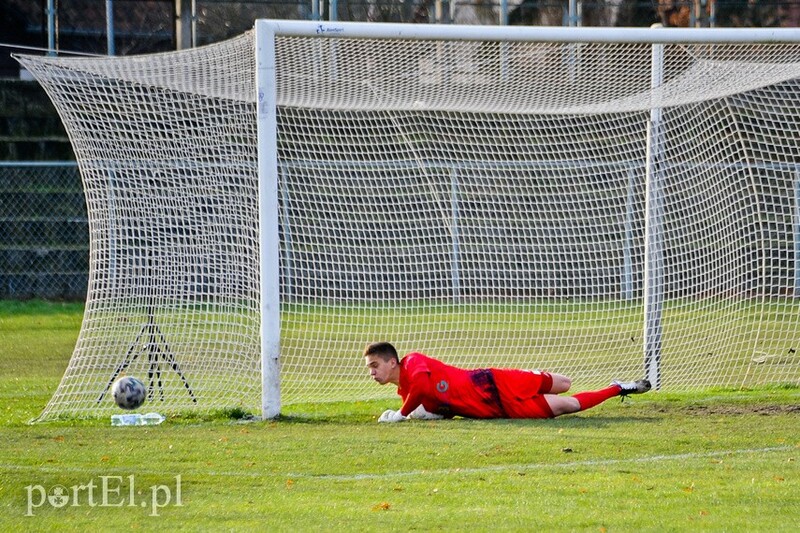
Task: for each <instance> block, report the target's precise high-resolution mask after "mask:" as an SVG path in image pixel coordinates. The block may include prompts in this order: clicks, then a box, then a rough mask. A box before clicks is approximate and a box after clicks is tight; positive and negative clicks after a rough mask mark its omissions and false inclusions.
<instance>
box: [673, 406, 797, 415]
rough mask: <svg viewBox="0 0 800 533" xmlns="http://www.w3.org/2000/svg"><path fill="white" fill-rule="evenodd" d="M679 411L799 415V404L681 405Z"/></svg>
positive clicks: (721, 413)
mask: <svg viewBox="0 0 800 533" xmlns="http://www.w3.org/2000/svg"><path fill="white" fill-rule="evenodd" d="M679 410H680V411H682V412H684V413H686V414H688V415H694V416H707V415H764V416H768V415H780V414H794V415H800V405H780V404H761V405H736V404H728V405H687V406H684V407H681V408H680V409H679Z"/></svg>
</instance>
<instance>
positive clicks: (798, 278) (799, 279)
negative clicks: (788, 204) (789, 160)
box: [793, 167, 800, 298]
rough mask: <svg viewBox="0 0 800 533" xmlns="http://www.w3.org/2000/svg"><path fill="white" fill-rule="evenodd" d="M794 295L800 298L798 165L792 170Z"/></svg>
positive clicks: (799, 179)
mask: <svg viewBox="0 0 800 533" xmlns="http://www.w3.org/2000/svg"><path fill="white" fill-rule="evenodd" d="M793 230H794V231H793V234H794V297H795V298H800V167H798V168H796V169H795V171H794V224H793Z"/></svg>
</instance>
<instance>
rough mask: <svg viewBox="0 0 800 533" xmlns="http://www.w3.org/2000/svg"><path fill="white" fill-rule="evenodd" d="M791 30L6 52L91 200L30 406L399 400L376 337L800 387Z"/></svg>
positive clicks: (533, 359)
mask: <svg viewBox="0 0 800 533" xmlns="http://www.w3.org/2000/svg"><path fill="white" fill-rule="evenodd" d="M798 43H800V31H798V30H788V29H784V30H775V29H770V30H732V29H729V30H700V29H693V30H679V29H663V28H647V29H632V28H626V29H601V28H593V29H589V28H535V27H478V26H438V25H397V24H361V23H310V22H290V21H258V22H257V23H256V25H255V29H254V31H252V32H249V33H247V34H245V35H242V36H240V37H238V38H235V39H233V40H230V41H227V42H223V43H219V44H215V45H211V46H207V47H203V48H197V49H193V50H187V51H181V52H176V53H166V54H159V55H152V56H139V57H122V58H100V59H70V58H62V59H59V58H49V57H30V56H21V57H20V58H19V60H20V61H21V63H22V64H23V65H24V66H25V68H27V69H28V70H29V71H30V72H31V73H33V75H34V76H35V77H36V78H37V79H38V80H39V81H40V83H41V84H42V85H43V86H44V88H45V89H46V91H47V92H48V94H49V95H50V97H51V98H52V100H53V102H54V103H55V105H56V107H57V108H58V111H59V113H60V116H61V118H62V120H63V122H64V124H65V125H66V128H67V130H68V133H69V136H70V139H71V141H72V144H73V146H74V150H75V153H76V156H77V158H78V161H79V165H80V169H81V173H82V177H83V182H84V186H85V191H86V202H87V205H88V213H89V223H90V234H91V252H90V253H91V258H90V264H91V272H90V279H89V285H88V294H87V300H86V310H85V316H84V321H83V325H82V329H81V333H80V337H79V339H78V342H77V344H76V347H75V350H74V354H73V356H72V358H71V360H70V363H69V366H68V368H67V370H66V373H65V375H64V377H63V379H62V381H61V383H60V385H59V386H58V389H57V391H56V392H55V394H54V396H53V398H52V400H51V401H50V402H49V404H48V405H47V407H46V408H45V410H44V412H43V413H42V415H41V416H40V419H51V418H56V417H63V416H67V417H72V416H97V415H104V414H107V413H110V412H113V411H114V410H115V409H116V408H115V406H114V404H113V402H112V401H111V398H110V395H109V393H108V391H109V387H110V386H111V384H112V382H113V381H114V380H115V379H116V378H117V377H119V376H121V375H133V376H136V377H138V378H139V379H141V380H142V381H143V382H145V384H146V385H148V388H149V391H150V395H151V398H150V399H149V402H151V403H150V405H149V406H146V407H145V409H147V408H150V407H153V408H155V409H158V410H160V411H162V412H167V413H169V412H178V411H182V410H186V409H200V410H217V409H232V408H241V409H245V410H248V411H252V412H256V413H261V414H262V415H263V416H265V417H274V416H276V415H278V414H279V413H280V409H281V405H288V404H304V403H317V402H332V401H354V400H369V399H379V398H388V397H392V396H393V395H394V391H393V390H389V388H387V387H379V386H377V385H375V384H374V383H373V382H371V380H370V379H369V378H368V376H367V373H366V371H365V368H364V362H363V359H362V357H361V352H362V350H363V347H364V346H365V345H366V344H367V343H368V342H370V341H375V340H388V341H391V342H393V343H394V344H395V345H396V346H397V347H398V350H400V351H401V352H409V351H422V352H425V353H427V354H429V355H431V356H434V357H437V358H439V359H442V360H444V361H446V362H448V363H451V364H456V365H460V366H465V367H483V366H495V367H499V366H504V367H519V368H541V369H548V370H551V371H554V372H559V373H563V374H567V375H569V376H571V377H572V378H573V380H574V383H575V385H576V387H577V388H579V389H581V388H591V387H598V386H601V385H604V384H607V383H608V382H609V381H610V380H611V379H614V378H620V379H634V378H642V377H649V378H650V379H651V381H652V382H653V384H654V386H656V387H658V388H662V389H666V390H686V389H696V388H708V387H750V386H755V385H764V384H784V383H788V384H795V385H796V384H798V383H800V357H798V354H797V353H796V351H797V350H798V348H800V338H799V336H798V331H800V151H798V146H800V44H798Z"/></svg>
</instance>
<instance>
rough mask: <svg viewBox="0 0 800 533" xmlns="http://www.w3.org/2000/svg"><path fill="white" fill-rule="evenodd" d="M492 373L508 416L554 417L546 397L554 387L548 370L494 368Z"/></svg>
mask: <svg viewBox="0 0 800 533" xmlns="http://www.w3.org/2000/svg"><path fill="white" fill-rule="evenodd" d="M492 374H493V376H494V382H495V384H496V385H497V391H498V393H499V395H500V402H501V404H502V406H503V411H504V412H505V415H506V417H508V418H553V417H554V415H553V410H552V409H550V405H549V404H548V403H547V400H546V399H545V397H544V394H546V393H548V392H550V390H551V389H552V388H553V376H551V375H550V374H549V373H548V372H538V371H535V370H534V371H531V370H516V369H508V368H493V369H492Z"/></svg>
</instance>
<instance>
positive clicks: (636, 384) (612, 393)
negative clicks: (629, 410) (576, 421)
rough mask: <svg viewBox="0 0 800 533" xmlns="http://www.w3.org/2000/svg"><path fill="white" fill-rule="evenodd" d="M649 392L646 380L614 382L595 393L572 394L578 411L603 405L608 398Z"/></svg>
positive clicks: (648, 384)
mask: <svg viewBox="0 0 800 533" xmlns="http://www.w3.org/2000/svg"><path fill="white" fill-rule="evenodd" d="M649 390H650V382H649V381H647V380H640V381H632V382H629V383H623V382H619V381H614V382H612V383H611V385H609V386H608V387H605V388H602V389H600V390H595V391H586V392H579V393H578V394H574V395H573V396H572V398H575V399H576V400H577V401H578V403H579V404H580V409H579V410H580V411H585V410H586V409H591V408H592V407H594V406H596V405H599V404H601V403H603V402H604V401H606V400H608V399H609V398H614V397H616V396H627V395H628V394H641V393H643V392H647V391H649Z"/></svg>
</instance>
